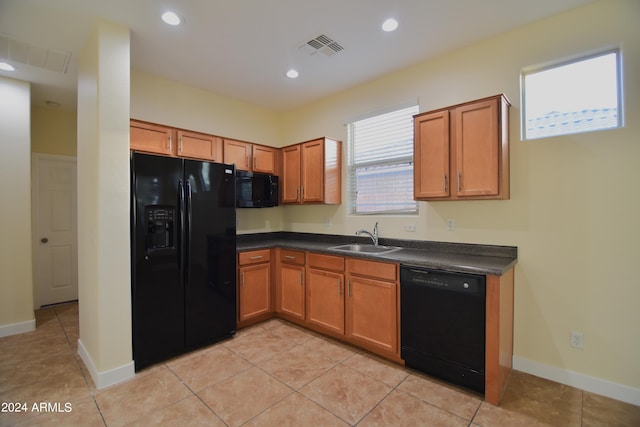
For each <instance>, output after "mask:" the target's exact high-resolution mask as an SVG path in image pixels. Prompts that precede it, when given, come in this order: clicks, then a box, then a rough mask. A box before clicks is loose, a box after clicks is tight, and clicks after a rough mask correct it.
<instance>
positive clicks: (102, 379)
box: [78, 339, 136, 389]
mask: <svg viewBox="0 0 640 427" xmlns="http://www.w3.org/2000/svg"><path fill="white" fill-rule="evenodd" d="M78 355H80V358H81V359H82V361H83V362H84V365H85V366H86V367H87V370H88V371H89V374H90V375H91V378H92V379H93V383H94V384H95V386H96V388H97V389H101V388H105V387H109V386H111V385H114V384H118V383H121V382H124V381H127V380H129V379H131V378H133V377H134V376H135V374H136V372H135V367H134V364H133V360H132V361H131V362H130V363H127V364H126V365H122V366H120V367H118V368H114V369H110V370H108V371H105V372H99V371H98V370H97V369H96V365H95V364H94V363H93V359H92V358H91V356H90V355H89V352H88V351H87V349H86V348H85V346H84V344H82V341H81V340H80V339H78Z"/></svg>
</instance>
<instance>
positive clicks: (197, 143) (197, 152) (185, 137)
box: [178, 130, 222, 163]
mask: <svg viewBox="0 0 640 427" xmlns="http://www.w3.org/2000/svg"><path fill="white" fill-rule="evenodd" d="M178 156H180V157H189V158H193V159H199V160H210V161H212V162H218V163H222V138H219V137H216V136H212V135H207V134H204V133H197V132H188V131H183V130H179V131H178Z"/></svg>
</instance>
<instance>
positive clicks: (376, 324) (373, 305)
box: [346, 275, 398, 354]
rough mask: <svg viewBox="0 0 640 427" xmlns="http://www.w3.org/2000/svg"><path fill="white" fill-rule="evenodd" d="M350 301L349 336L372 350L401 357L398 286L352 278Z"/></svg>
mask: <svg viewBox="0 0 640 427" xmlns="http://www.w3.org/2000/svg"><path fill="white" fill-rule="evenodd" d="M346 299H347V312H346V313H347V318H346V320H347V324H346V327H347V331H346V336H347V337H348V338H351V339H352V340H353V341H354V342H359V343H362V344H363V345H364V346H367V347H369V348H371V349H379V350H383V351H385V352H390V353H394V354H397V352H398V306H397V302H398V286H397V284H396V283H393V282H385V281H381V280H375V279H367V278H362V277H358V276H352V275H350V276H349V281H348V284H347V298H346Z"/></svg>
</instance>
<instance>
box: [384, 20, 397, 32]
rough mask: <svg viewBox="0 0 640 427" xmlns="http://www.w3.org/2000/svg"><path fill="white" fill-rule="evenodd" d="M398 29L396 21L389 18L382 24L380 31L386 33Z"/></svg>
mask: <svg viewBox="0 0 640 427" xmlns="http://www.w3.org/2000/svg"><path fill="white" fill-rule="evenodd" d="M396 28H398V21H396V20H395V19H393V18H389V19H387V20H385V21H384V22H383V23H382V29H383V30H384V31H386V32H390V31H395V29H396Z"/></svg>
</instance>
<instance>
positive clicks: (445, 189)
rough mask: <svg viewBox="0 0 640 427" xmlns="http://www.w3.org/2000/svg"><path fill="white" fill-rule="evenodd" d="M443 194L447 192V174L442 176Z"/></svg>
mask: <svg viewBox="0 0 640 427" xmlns="http://www.w3.org/2000/svg"><path fill="white" fill-rule="evenodd" d="M442 192H443V193H446V192H447V174H446V173H443V174H442Z"/></svg>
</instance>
